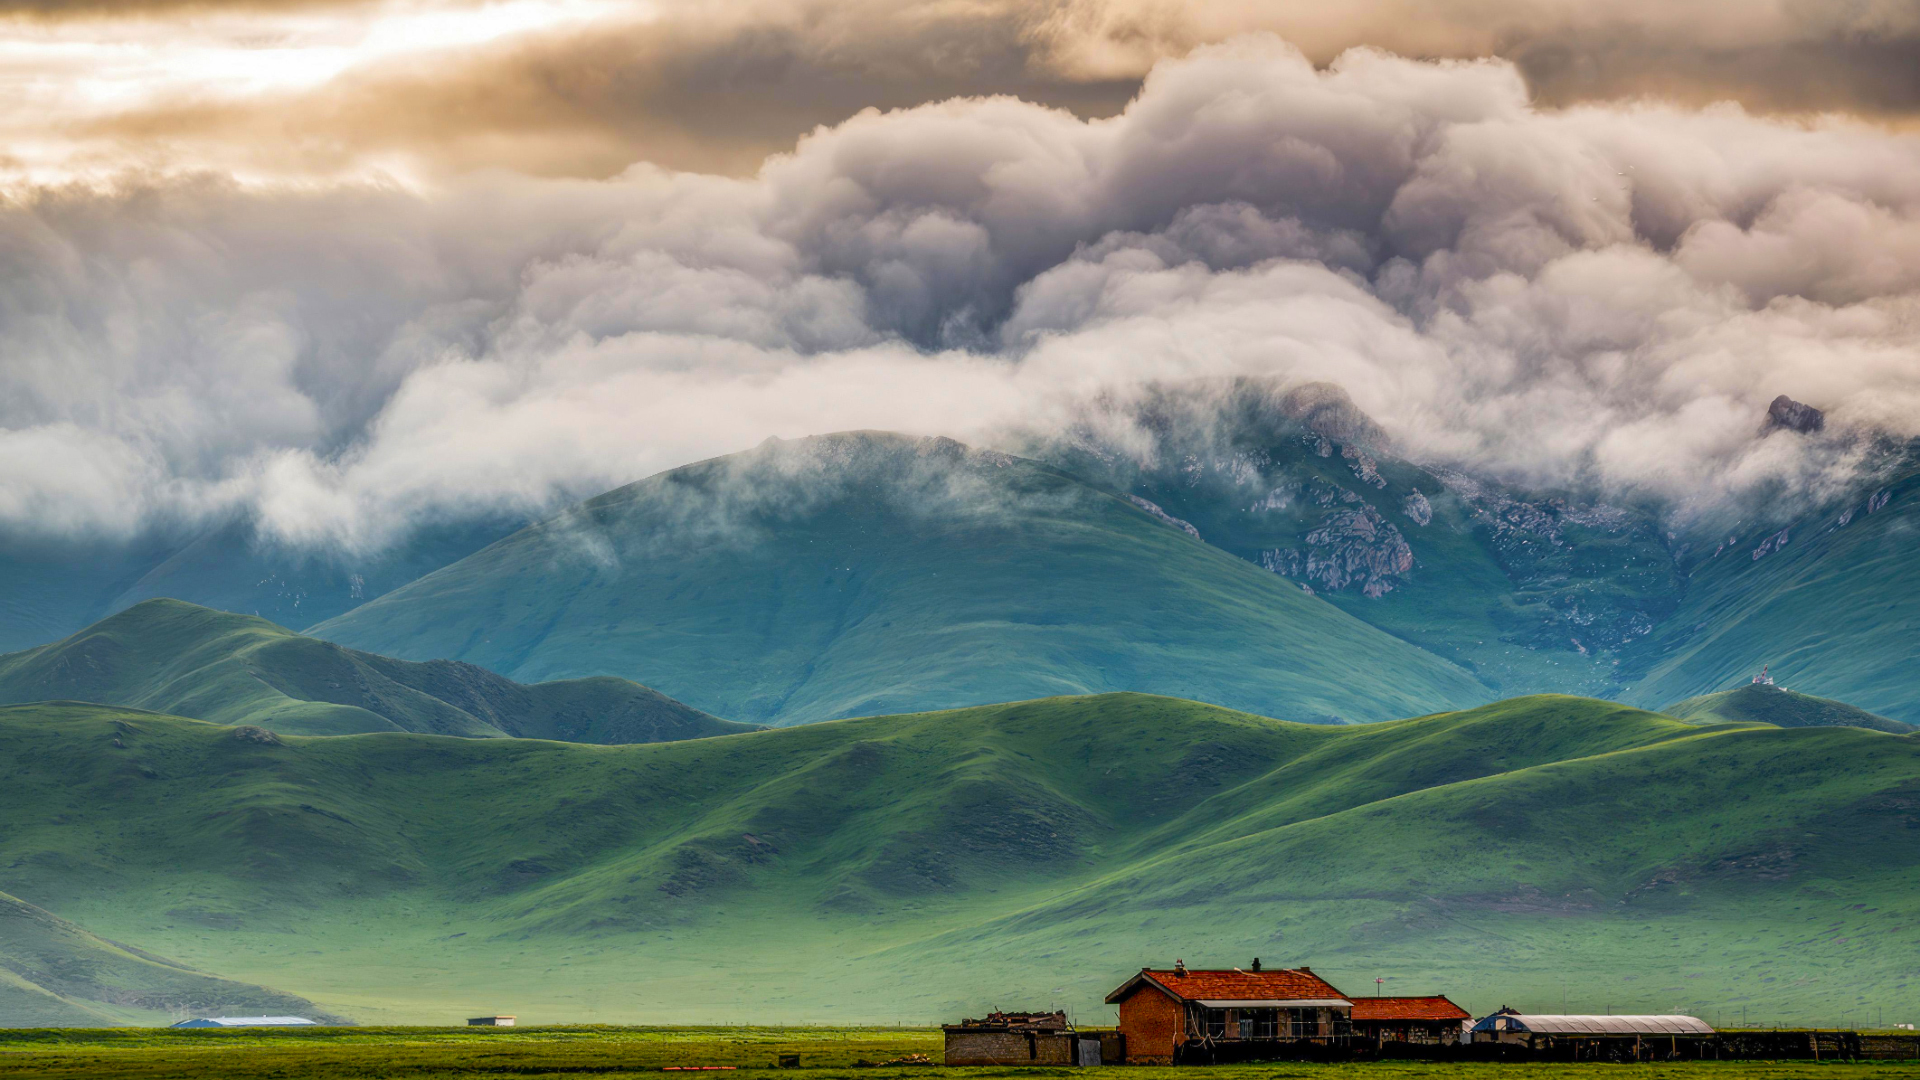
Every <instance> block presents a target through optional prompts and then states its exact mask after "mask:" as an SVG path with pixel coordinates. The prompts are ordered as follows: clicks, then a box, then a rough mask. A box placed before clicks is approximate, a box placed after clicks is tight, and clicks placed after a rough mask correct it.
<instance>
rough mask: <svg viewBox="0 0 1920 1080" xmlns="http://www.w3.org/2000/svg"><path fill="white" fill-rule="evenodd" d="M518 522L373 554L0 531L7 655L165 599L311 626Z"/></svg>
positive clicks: (200, 539) (433, 527) (418, 536)
mask: <svg viewBox="0 0 1920 1080" xmlns="http://www.w3.org/2000/svg"><path fill="white" fill-rule="evenodd" d="M521 524H524V522H522V521H517V520H514V519H512V518H507V517H500V516H487V515H483V516H478V517H475V518H472V519H470V520H465V521H458V522H447V523H428V524H423V525H421V526H420V527H419V528H416V529H414V530H413V531H412V532H411V533H409V534H408V535H407V536H405V537H404V538H402V539H401V540H399V541H397V542H396V543H394V544H393V545H391V546H389V547H387V548H385V549H383V550H380V551H378V552H374V553H371V554H366V555H356V554H352V553H348V552H342V551H331V550H328V551H314V550H308V551H300V550H291V549H288V548H286V547H285V546H283V545H277V544H275V543H273V542H272V541H270V540H268V539H267V538H264V537H262V536H260V535H259V534H258V533H257V532H256V531H255V529H254V528H253V527H252V525H251V524H249V523H247V522H244V521H228V522H222V523H215V524H212V525H205V526H200V527H195V528H183V527H168V526H156V527H154V528H151V529H149V530H146V531H144V532H142V533H140V534H138V535H136V536H133V537H131V538H126V539H110V538H85V537H66V536H63V537H58V538H49V537H36V536H31V535H21V534H17V533H8V532H4V531H0V652H13V651H16V650H19V649H27V648H31V647H33V646H35V645H39V644H41V643H43V642H47V641H52V640H54V639H56V638H63V637H66V636H67V635H69V634H72V633H74V632H76V631H78V630H80V629H81V628H82V627H85V626H86V625H88V624H89V623H93V622H97V621H99V620H100V619H103V618H105V617H106V616H108V615H111V614H113V613H115V612H117V611H120V610H123V609H125V608H128V607H131V606H133V605H134V604H137V603H139V602H140V601H142V600H151V599H155V598H157V597H173V598H175V599H180V600H187V601H190V602H192V603H196V604H202V605H205V606H207V607H212V608H218V609H220V610H222V611H236V612H240V613H242V614H247V615H259V616H262V617H264V618H267V619H271V620H273V621H274V622H278V623H282V624H284V625H290V626H305V625H307V624H308V623H313V622H317V621H319V620H321V619H325V618H329V617H331V616H334V615H338V614H340V613H341V612H343V611H346V610H348V609H350V608H354V607H358V606H359V605H360V604H362V603H364V602H365V601H366V600H368V599H371V598H373V597H376V596H379V595H381V594H382V593H385V592H387V591H388V590H390V589H393V588H395V587H397V586H400V585H404V584H406V583H407V582H409V581H412V580H413V579H415V578H417V577H419V576H420V575H422V574H425V573H427V572H429V571H432V570H437V569H439V568H440V567H442V566H445V565H446V564H448V563H450V562H453V561H454V560H456V559H460V558H464V557H465V556H467V555H471V554H473V553H474V552H476V551H478V550H480V549H481V548H483V547H486V546H487V545H488V544H490V543H492V542H493V541H495V540H498V539H499V538H501V537H502V536H505V535H506V534H507V533H509V532H512V531H513V530H514V529H516V528H518V527H519V526H520V525H521Z"/></svg>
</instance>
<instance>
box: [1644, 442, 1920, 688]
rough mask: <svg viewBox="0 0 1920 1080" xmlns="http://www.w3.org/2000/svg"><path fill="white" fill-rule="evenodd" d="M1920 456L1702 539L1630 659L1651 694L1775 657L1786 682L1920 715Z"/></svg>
mask: <svg viewBox="0 0 1920 1080" xmlns="http://www.w3.org/2000/svg"><path fill="white" fill-rule="evenodd" d="M1916 508H1920V469H1916V468H1914V467H1913V466H1912V465H1911V464H1908V465H1906V466H1904V467H1902V468H1900V469H1897V470H1895V471H1893V472H1891V473H1890V474H1889V475H1887V476H1886V477H1885V478H1883V479H1882V480H1881V481H1880V482H1879V483H1877V484H1875V485H1873V486H1870V487H1867V488H1866V489H1864V490H1862V491H1860V492H1858V493H1856V494H1855V495H1854V496H1853V497H1851V498H1849V499H1845V500H1842V501H1840V502H1838V503H1836V504H1834V505H1831V506H1828V507H1825V508H1823V509H1821V510H1819V511H1817V512H1813V513H1808V514H1805V515H1803V516H1800V517H1798V518H1795V519H1792V520H1786V521H1767V522H1765V523H1764V524H1756V523H1753V522H1747V523H1743V524H1741V525H1739V526H1736V527H1733V528H1729V529H1727V530H1726V531H1725V532H1722V533H1719V534H1716V535H1712V536H1708V537H1707V538H1705V539H1704V540H1696V541H1695V542H1694V549H1695V552H1694V554H1693V555H1692V556H1691V559H1690V561H1691V565H1690V567H1689V575H1688V582H1687V594H1686V597H1685V599H1684V601H1683V602H1682V603H1681V605H1680V607H1679V608H1678V610H1676V611H1675V613H1674V614H1673V616H1672V617H1671V618H1670V619H1668V620H1667V621H1666V622H1664V623H1663V624H1661V625H1660V626H1659V627H1658V628H1657V629H1656V630H1655V631H1654V632H1653V633H1652V634H1650V635H1648V636H1647V637H1646V638H1645V639H1643V640H1642V641H1640V642H1638V643H1636V645H1635V647H1634V649H1633V650H1631V652H1630V653H1629V655H1628V657H1627V659H1626V661H1625V662H1624V663H1623V664H1622V672H1623V675H1624V677H1626V678H1628V679H1630V680H1631V683H1630V689H1629V690H1628V692H1627V693H1626V694H1625V695H1623V696H1625V697H1627V698H1628V700H1632V701H1635V702H1637V703H1641V704H1645V705H1648V706H1652V705H1656V704H1658V703H1660V702H1666V701H1675V700H1679V699H1682V698H1689V697H1694V696H1698V695H1701V694H1708V693H1712V692H1713V691H1714V690H1716V689H1718V688H1719V687H1723V686H1728V685H1731V684H1736V683H1740V682H1744V681H1745V680H1746V679H1748V678H1749V677H1750V676H1751V675H1753V674H1754V673H1755V672H1757V671H1759V670H1760V668H1761V666H1762V665H1771V667H1772V671H1773V675H1774V677H1775V678H1776V679H1778V680H1779V681H1780V682H1781V683H1782V684H1785V685H1788V686H1792V687H1793V688H1794V689H1796V690H1798V691H1801V692H1803V693H1807V694H1814V695H1818V696H1820V697H1824V698H1832V699H1835V700H1839V701H1846V702H1851V703H1853V704H1854V705H1856V706H1857V707H1859V708H1862V709H1866V710H1868V711H1870V712H1873V713H1876V714H1878V715H1881V716H1886V717H1891V718H1892V719H1894V720H1898V721H1901V722H1903V723H1920V679H1915V678H1914V672H1913V655H1914V648H1913V642H1914V641H1915V640H1916V635H1920V547H1916V545H1915V544H1914V537H1915V530H1916V528H1920V513H1916Z"/></svg>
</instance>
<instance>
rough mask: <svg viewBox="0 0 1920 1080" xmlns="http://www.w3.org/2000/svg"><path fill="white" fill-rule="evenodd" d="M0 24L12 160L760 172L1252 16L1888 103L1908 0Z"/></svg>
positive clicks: (238, 7) (1559, 90)
mask: <svg viewBox="0 0 1920 1080" xmlns="http://www.w3.org/2000/svg"><path fill="white" fill-rule="evenodd" d="M5 10H6V14H5V15H4V16H3V17H4V19H5V21H4V24H0V25H3V27H4V29H3V30H0V76H3V77H4V79H5V88H6V93H5V94H4V95H0V99H3V103H0V123H4V125H5V140H6V146H7V160H6V162H5V169H6V173H7V174H8V175H10V176H11V177H13V178H14V179H16V180H18V179H29V180H34V181H59V180H63V179H67V178H71V177H74V176H87V177H99V176H103V175H109V174H112V173H114V172H115V171H117V170H122V169H127V168H140V169H167V170H181V169H189V170H190V169H201V168H211V169H217V170H221V171H225V172H230V173H232V174H234V175H237V176H242V177H249V178H258V177H269V176H342V175H371V174H380V173H384V174H386V175H388V176H392V177H395V178H398V179H403V180H422V179H426V178H429V177H437V176H443V175H445V174H447V173H449V172H461V171H466V170H471V169H475V168H490V167H499V168H509V169H516V170H523V171H528V172H535V173H541V174H548V175H552V174H564V175H589V176H605V175H611V174H612V173H615V172H618V171H619V170H621V169H622V168H625V167H626V166H627V165H628V164H630V163H632V162H633V161H637V160H647V161H653V162H657V163H660V164H664V165H668V166H671V167H676V168H693V169H708V170H718V171H726V172H735V173H742V172H750V171H751V170H752V169H753V168H755V167H756V166H757V165H758V163H759V161H760V160H761V158H762V157H764V155H765V154H767V153H769V152H772V151H775V150H780V149H784V148H788V147H789V146H790V145H791V143H792V141H793V140H794V139H795V138H796V137H797V136H798V135H800V134H801V133H803V132H805V131H807V130H809V129H811V128H812V127H814V126H816V125H819V124H831V123H835V122H837V121H840V120H843V119H845V118H846V117H847V116H850V115H852V114H853V113H855V112H857V111H859V110H860V109H862V108H867V107H878V108H882V109H886V108H899V107H905V106H911V105H917V104H921V103H923V102H927V101H934V100H940V99H944V98H950V97H954V96H956V95H982V94H1012V95H1015V96H1019V97H1021V98H1024V99H1026V100H1030V101H1035V102H1039V103H1042V104H1048V105H1057V106H1061V107H1065V108H1069V109H1072V110H1074V111H1075V112H1076V113H1078V114H1079V115H1082V116H1100V115H1111V114H1112V113H1114V112H1116V111H1118V110H1119V109H1120V108H1121V107H1122V106H1123V105H1124V103H1125V102H1126V101H1127V100H1128V99H1129V98H1130V97H1131V96H1132V95H1133V94H1134V92H1135V91H1136V90H1137V89H1138V87H1139V80H1140V79H1141V78H1142V77H1143V76H1144V75H1145V73H1146V72H1147V71H1148V70H1149V69H1150V67H1151V66H1152V64H1153V63H1155V62H1156V61H1158V60H1161V59H1165V58H1168V57H1173V56H1179V55H1183V54H1185V53H1186V52H1188V51H1189V50H1191V49H1192V48H1193V47H1195V46H1196V45H1201V44H1206V43H1211V42H1218V41H1223V40H1226V39H1229V38H1231V37H1233V36H1234V35H1237V34H1242V33H1246V32H1249V31H1257V30H1266V31H1271V32H1273V33H1276V34H1278V35H1279V36H1281V37H1282V38H1284V39H1286V40H1287V41H1289V42H1291V43H1292V44H1293V45H1295V46H1297V47H1299V48H1300V49H1302V50H1303V51H1304V52H1305V53H1306V54H1307V55H1308V56H1309V57H1311V58H1313V59H1314V60H1315V61H1317V62H1320V63H1325V62H1328V61H1330V60H1332V59H1333V58H1334V57H1335V56H1337V55H1339V53H1341V52H1342V51H1344V50H1346V49H1349V48H1353V47H1356V46H1374V47H1378V48H1383V49H1387V50H1390V51H1393V52H1396V53H1398V54H1401V55H1405V56H1410V57H1420V58H1438V57H1454V58H1460V57H1479V56H1502V57H1505V58H1508V59H1510V60H1513V61H1514V62H1515V63H1517V64H1518V65H1519V67H1520V69H1521V70H1522V71H1523V72H1524V73H1525V74H1526V76H1527V78H1528V80H1529V82H1530V84H1531V86H1532V88H1533V90H1534V93H1535V94H1536V95H1537V96H1538V97H1540V98H1541V99H1542V100H1547V101H1552V102H1556V103H1569V102H1574V101H1580V100H1593V99H1613V98H1622V97H1630V96H1637V95H1652V96H1655V97H1659V98H1662V99H1667V100H1679V101H1686V102H1689V103H1694V104H1702V103H1707V102H1711V101H1716V100H1729V101H1736V102H1741V103H1743V104H1744V105H1745V106H1747V107H1748V108H1751V109H1754V110H1756V111H1767V112H1788V113H1800V114H1807V113H1817V112H1822V111H1842V112H1849V113H1854V114H1858V115H1861V116H1867V117H1873V118H1875V119H1878V120H1881V121H1883V122H1888V123H1892V124H1903V123H1905V122H1906V120H1907V119H1908V117H1909V115H1910V114H1911V113H1912V112H1913V110H1914V109H1915V108H1916V107H1920V74H1917V73H1916V71H1917V69H1920V63H1916V62H1915V61H1916V59H1920V52H1917V51H1916V43H1917V42H1920V5H1916V4H1914V3H1910V2H1894V0H1819V2H1812V0H1711V2H1708V0H1666V2H1656V0H1622V2H1615V3H1608V4H1592V3H1584V2H1573V0H1505V2H1495V0H1355V2H1353V3H1346V4H1326V3H1319V2H1312V3H1309V2H1287V0H1282V2H1276V3H1259V4H1253V3H1244V2H1230V0H1191V2H1174V0H1164V2H1162V0H1109V2H1079V0H1061V2H1054V3H1047V2H1040V3H1008V2H1004V0H933V2H927V0H906V2H901V3H878V2H869V0H850V2H845V3H815V2H812V0H797V2H787V3H761V2H753V0H718V2H702V3H687V2H684V0H657V2H654V3H646V2H618V0H500V2H495V3H484V2H481V3H418V2H378V0H372V2H357V3H329V2H326V0H265V2H225V0H212V2H203V0H196V2H173V0H133V2H117V0H98V2H86V0H83V2H80V3H71V4H69V3H62V2H59V0H41V2H35V0H28V2H26V3H15V4H9V5H6V8H5Z"/></svg>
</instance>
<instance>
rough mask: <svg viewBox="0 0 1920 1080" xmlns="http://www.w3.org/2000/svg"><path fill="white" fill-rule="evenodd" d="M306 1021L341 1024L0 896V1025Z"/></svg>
mask: <svg viewBox="0 0 1920 1080" xmlns="http://www.w3.org/2000/svg"><path fill="white" fill-rule="evenodd" d="M289 1014H292V1015H305V1016H308V1017H310V1018H312V1019H316V1020H331V1021H335V1022H338V1021H339V1020H340V1019H341V1018H340V1017H338V1016H336V1015H334V1014H332V1013H328V1012H326V1011H325V1010H323V1009H321V1008H319V1007H318V1006H316V1005H314V1003H313V1002H311V1001H308V1000H306V999H304V998H300V997H295V996H294V995H292V994H284V993H281V992H280V991H277V990H269V989H267V988H266V987H263V986H250V985H247V984H245V983H238V982H234V981H232V980H230V979H222V978H220V977H219V976H216V975H209V974H207V973H206V972H203V971H196V970H194V969H192V968H189V967H186V966H185V965H182V964H180V963H177V962H175V961H172V960H168V959H167V958H165V957H161V956H155V955H153V954H151V953H147V952H144V951H142V950H140V949H136V948H133V947H132V946H128V945H121V944H119V943H117V942H112V941H107V940H105V939H104V938H100V937H98V936H96V935H94V934H91V933H88V932H87V931H86V930H84V929H82V928H81V927H78V926H75V925H74V924H72V923H70V922H68V921H67V920H65V919H62V918H60V917H58V916H56V915H54V914H52V913H51V912H48V911H44V910H42V909H40V908H38V907H35V906H34V905H32V904H29V903H27V902H25V901H23V900H21V899H19V898H18V897H14V896H8V895H7V894H6V893H0V1024H3V1025H4V1026H7V1027H102V1026H125V1025H130V1024H167V1023H171V1022H173V1021H175V1020H179V1019H184V1018H185V1017H186V1016H189V1015H200V1016H207V1015H253V1016H260V1015H267V1016H285V1015H289Z"/></svg>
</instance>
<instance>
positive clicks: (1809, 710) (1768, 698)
mask: <svg viewBox="0 0 1920 1080" xmlns="http://www.w3.org/2000/svg"><path fill="white" fill-rule="evenodd" d="M1660 711H1661V712H1663V713H1666V714H1667V715H1668V716H1672V717H1675V718H1677V719H1680V720H1685V721H1687V722H1688V723H1693V724H1773V725H1774V726H1776V727H1858V728H1870V729H1872V730H1874V731H1890V732H1892V733H1894V734H1895V735H1906V734H1909V733H1911V732H1913V731H1920V728H1915V727H1914V726H1913V725H1912V724H1903V723H1901V722H1900V721H1898V720H1889V719H1887V718H1886V717H1884V716H1875V715H1874V714H1872V713H1870V712H1868V711H1867V710H1865V709H1856V708H1854V707H1853V706H1851V705H1849V704H1847V703H1846V702H1844V701H1831V700H1829V699H1827V698H1818V697H1813V696H1811V695H1809V694H1800V693H1795V692H1794V691H1792V690H1788V689H1786V688H1785V687H1781V686H1768V685H1766V684H1764V683H1748V684H1746V685H1744V686H1736V687H1734V688H1733V689H1732V690H1722V691H1720V692H1719V693H1717V694H1703V695H1701V696H1700V697H1691V698H1688V699H1686V700H1685V701H1676V702H1674V703H1673V704H1671V705H1669V706H1667V707H1666V708H1664V709H1661V710H1660Z"/></svg>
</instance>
